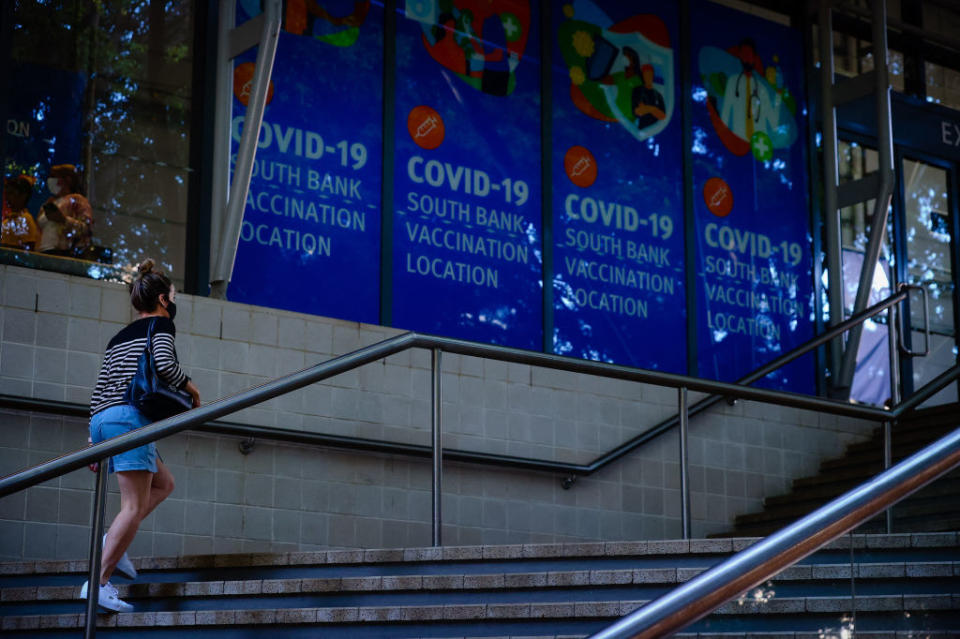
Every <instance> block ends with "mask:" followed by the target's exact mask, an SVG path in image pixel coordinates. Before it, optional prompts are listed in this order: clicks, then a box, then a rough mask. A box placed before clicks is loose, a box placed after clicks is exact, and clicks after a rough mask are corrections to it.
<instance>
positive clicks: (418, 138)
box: [407, 104, 446, 150]
mask: <svg viewBox="0 0 960 639" xmlns="http://www.w3.org/2000/svg"><path fill="white" fill-rule="evenodd" d="M407 131H408V132H409V133H410V137H411V138H413V141H414V142H415V143H416V145H417V146H419V147H420V148H421V149H427V150H430V149H435V148H437V147H438V146H440V144H442V143H443V136H444V135H446V128H445V127H444V126H443V118H441V117H440V114H439V113H437V112H436V111H435V110H434V109H432V108H430V107H428V106H426V105H424V104H421V105H420V106H415V107H413V109H411V110H410V115H408V116H407Z"/></svg>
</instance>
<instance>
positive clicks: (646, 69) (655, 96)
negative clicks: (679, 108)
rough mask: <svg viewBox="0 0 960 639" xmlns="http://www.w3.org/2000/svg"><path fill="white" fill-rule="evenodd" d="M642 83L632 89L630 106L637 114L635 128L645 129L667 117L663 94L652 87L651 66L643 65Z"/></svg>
mask: <svg viewBox="0 0 960 639" xmlns="http://www.w3.org/2000/svg"><path fill="white" fill-rule="evenodd" d="M641 72H642V74H643V85H642V86H638V87H636V88H635V89H634V90H633V95H632V96H631V106H632V107H633V114H634V115H636V116H637V128H638V129H645V128H647V127H648V126H653V125H654V124H656V123H657V122H659V121H660V120H662V119H664V118H665V117H667V114H666V112H665V111H664V105H663V94H662V93H660V92H659V91H657V90H656V89H654V88H653V66H651V65H649V64H645V65H643V68H642V69H641Z"/></svg>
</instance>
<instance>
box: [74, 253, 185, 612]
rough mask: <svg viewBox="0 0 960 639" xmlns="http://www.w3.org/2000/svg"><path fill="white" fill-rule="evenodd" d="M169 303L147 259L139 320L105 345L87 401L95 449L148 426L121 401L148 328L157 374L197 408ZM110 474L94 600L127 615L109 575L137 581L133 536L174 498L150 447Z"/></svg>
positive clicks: (137, 287)
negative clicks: (113, 488) (116, 497)
mask: <svg viewBox="0 0 960 639" xmlns="http://www.w3.org/2000/svg"><path fill="white" fill-rule="evenodd" d="M175 298H176V291H175V290H174V288H173V284H171V283H170V280H169V279H168V278H167V276H166V275H164V274H163V273H161V272H159V271H155V270H154V269H153V260H146V261H145V262H143V263H142V264H141V265H140V266H139V268H138V275H137V278H136V280H135V281H134V282H133V284H132V285H131V288H130V301H131V302H132V303H133V307H134V308H135V309H136V310H137V311H138V312H139V314H140V319H138V320H136V321H135V322H133V323H131V324H129V325H127V326H126V327H125V328H123V329H122V330H121V331H120V332H119V333H117V334H116V335H115V336H114V337H113V339H111V340H110V343H109V344H107V352H106V354H105V355H104V358H103V365H102V366H101V367H100V375H99V376H98V377H97V385H96V387H95V388H94V390H93V397H91V399H90V415H91V417H90V441H91V442H93V443H94V444H96V443H99V442H101V441H103V440H105V439H110V438H112V437H117V436H119V435H122V434H124V433H127V432H129V431H131V430H134V429H136V428H140V427H142V426H146V425H147V424H149V423H150V420H149V419H147V418H146V417H144V416H143V415H142V414H141V413H140V412H139V411H138V410H137V409H136V408H134V407H133V406H130V405H128V404H127V403H126V401H125V399H124V394H125V392H126V390H127V387H128V386H129V385H130V380H131V379H133V376H134V374H135V373H136V370H137V363H138V361H139V359H140V356H141V355H142V354H143V351H144V348H145V347H146V344H147V331H148V329H149V327H150V324H151V323H154V329H153V343H152V347H153V354H154V358H155V360H156V370H157V374H159V375H160V376H161V377H162V378H163V379H164V380H165V381H167V382H168V383H170V384H172V385H174V386H176V387H178V388H182V389H185V390H186V391H187V392H189V393H190V395H192V396H193V406H194V407H197V406H199V405H200V392H199V391H198V390H197V387H196V386H195V385H194V383H193V382H192V381H190V378H189V377H187V376H186V375H184V374H183V371H182V370H180V365H179V363H178V362H177V352H176V350H175V349H174V344H173V338H174V335H175V333H176V329H175V328H174V325H173V319H174V317H176V314H177V304H176V302H175ZM109 471H110V472H111V473H116V475H117V480H118V482H119V483H120V512H119V513H117V516H116V518H115V519H114V520H113V523H112V524H111V525H110V530H109V531H108V532H107V534H106V535H105V536H104V541H103V560H102V563H101V566H100V594H99V602H100V605H101V606H102V607H104V608H107V609H108V610H113V611H117V612H127V611H130V610H133V606H131V605H130V604H128V603H127V602H125V601H123V600H122V599H120V598H119V597H118V596H117V589H116V588H114V587H113V585H112V584H111V583H110V575H112V574H113V572H114V570H115V569H118V568H119V570H120V572H123V573H125V574H127V575H128V576H130V577H136V570H135V569H134V568H133V564H132V563H131V562H130V560H129V558H127V556H126V551H127V548H128V547H129V546H130V543H131V542H132V541H133V538H134V536H135V535H136V534H137V528H138V527H139V526H140V522H141V521H143V519H144V518H145V517H146V516H147V515H149V514H150V513H151V512H152V511H153V509H154V508H156V507H157V506H158V505H159V504H160V502H162V501H163V500H164V499H166V498H167V496H168V495H169V494H170V493H171V492H173V476H172V475H171V474H170V471H169V469H167V467H166V465H164V463H163V461H162V460H161V459H160V458H159V456H158V455H157V448H156V445H155V444H153V443H150V444H147V445H145V446H140V447H138V448H134V449H132V450H129V451H127V452H125V453H120V454H119V455H115V456H113V457H112V458H111V459H110V465H109ZM87 586H88V584H84V585H83V588H82V590H81V592H80V598H81V599H85V598H86V596H87Z"/></svg>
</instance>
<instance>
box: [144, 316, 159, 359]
mask: <svg viewBox="0 0 960 639" xmlns="http://www.w3.org/2000/svg"><path fill="white" fill-rule="evenodd" d="M156 326H157V318H156V317H154V318H152V319H151V320H150V324H149V326H148V327H147V348H146V351H147V352H148V353H150V357H152V358H153V359H156V356H155V355H154V354H153V329H154V328H156Z"/></svg>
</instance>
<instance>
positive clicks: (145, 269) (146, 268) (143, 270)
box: [137, 258, 153, 277]
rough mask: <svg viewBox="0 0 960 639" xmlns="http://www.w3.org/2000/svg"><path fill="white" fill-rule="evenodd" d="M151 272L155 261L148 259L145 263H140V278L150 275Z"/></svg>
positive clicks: (138, 268)
mask: <svg viewBox="0 0 960 639" xmlns="http://www.w3.org/2000/svg"><path fill="white" fill-rule="evenodd" d="M151 271H153V260H151V259H150V258H147V259H145V260H144V261H142V262H140V266H138V267H137V273H138V274H139V275H140V277H143V276H144V275H146V274H147V273H150V272H151Z"/></svg>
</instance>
